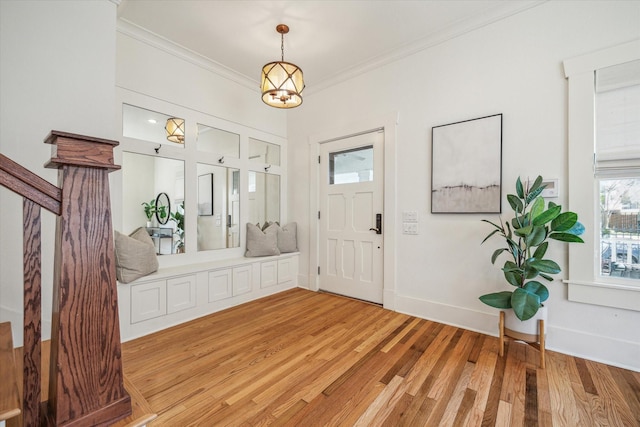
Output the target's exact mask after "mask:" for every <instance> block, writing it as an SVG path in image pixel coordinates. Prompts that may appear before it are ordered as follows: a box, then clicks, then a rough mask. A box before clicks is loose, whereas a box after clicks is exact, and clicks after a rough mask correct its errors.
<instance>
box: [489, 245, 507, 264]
mask: <svg viewBox="0 0 640 427" xmlns="http://www.w3.org/2000/svg"><path fill="white" fill-rule="evenodd" d="M505 251H507V252H508V251H509V249H507V248H500V249H496V250H495V252H494V253H493V255H492V256H491V264H495V263H496V260H497V259H498V257H499V256H500V254H501V253H502V252H505Z"/></svg>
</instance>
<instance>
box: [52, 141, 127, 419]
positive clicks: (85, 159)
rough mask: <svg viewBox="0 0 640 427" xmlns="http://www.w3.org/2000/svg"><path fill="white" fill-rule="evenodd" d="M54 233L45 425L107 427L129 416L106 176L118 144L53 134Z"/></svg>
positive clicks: (112, 167)
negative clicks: (58, 198) (57, 191)
mask: <svg viewBox="0 0 640 427" xmlns="http://www.w3.org/2000/svg"><path fill="white" fill-rule="evenodd" d="M45 142H46V143H49V144H52V145H53V147H52V153H53V155H52V158H51V161H50V162H49V163H47V165H46V166H47V167H51V168H57V169H58V170H59V172H58V181H59V182H58V185H59V187H60V188H61V189H62V204H61V215H60V216H59V217H58V222H57V225H56V259H55V265H54V284H53V285H54V288H53V319H52V328H51V329H52V330H51V365H50V380H49V401H48V406H47V410H46V412H47V422H48V423H50V424H53V425H56V426H62V425H73V426H96V425H108V424H111V423H113V422H114V421H117V420H119V419H122V418H125V417H127V416H128V415H130V414H131V399H130V397H129V395H128V394H127V392H126V390H125V388H124V385H123V371H122V358H121V349H120V326H119V319H118V299H117V285H116V274H115V258H114V252H113V230H112V221H111V204H110V197H109V178H108V174H109V172H110V171H112V170H117V169H119V168H120V167H119V166H116V165H115V164H114V162H113V148H114V147H115V146H117V145H118V142H117V141H110V140H104V139H98V138H91V137H85V136H80V135H74V134H68V133H64V132H57V131H53V132H51V135H50V136H49V137H48V138H47V139H46V140H45Z"/></svg>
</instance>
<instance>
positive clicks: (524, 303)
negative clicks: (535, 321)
mask: <svg viewBox="0 0 640 427" xmlns="http://www.w3.org/2000/svg"><path fill="white" fill-rule="evenodd" d="M511 307H512V308H513V312H514V313H515V314H516V317H517V318H518V319H520V320H529V319H531V318H532V317H533V316H534V315H535V314H536V312H537V311H538V308H540V297H539V296H538V295H536V294H534V293H533V292H529V291H527V290H525V289H523V288H518V289H516V290H515V291H513V294H512V295H511Z"/></svg>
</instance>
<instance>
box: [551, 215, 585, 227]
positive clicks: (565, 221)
mask: <svg viewBox="0 0 640 427" xmlns="http://www.w3.org/2000/svg"><path fill="white" fill-rule="evenodd" d="M577 222H578V214H576V213H575V212H563V213H561V214H560V215H558V216H557V217H556V219H554V220H553V221H551V231H568V230H571V227H573V226H574V225H576V223H577Z"/></svg>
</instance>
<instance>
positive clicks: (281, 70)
mask: <svg viewBox="0 0 640 427" xmlns="http://www.w3.org/2000/svg"><path fill="white" fill-rule="evenodd" d="M276 31H277V32H278V33H280V50H281V52H282V57H281V60H280V61H275V62H270V63H268V64H266V65H265V66H264V67H262V79H261V84H260V86H261V90H262V101H264V103H265V104H267V105H270V106H272V107H276V108H295V107H297V106H298V105H300V104H302V96H301V95H300V94H301V93H302V90H303V89H304V79H303V77H302V70H301V69H300V67H298V66H297V65H295V64H292V63H290V62H285V60H284V35H285V34H287V33H288V32H289V27H287V26H286V25H284V24H280V25H278V26H277V27H276Z"/></svg>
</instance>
